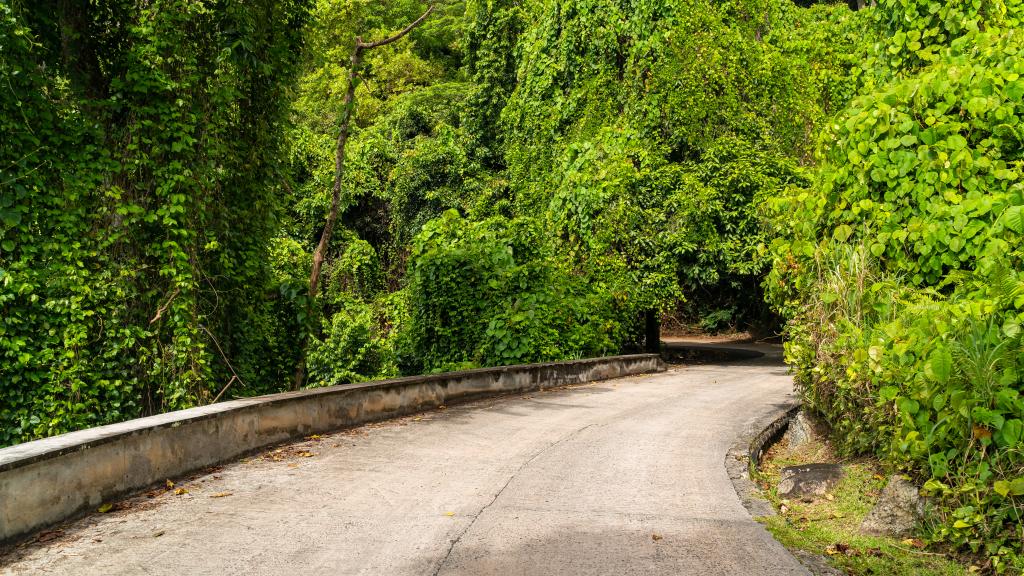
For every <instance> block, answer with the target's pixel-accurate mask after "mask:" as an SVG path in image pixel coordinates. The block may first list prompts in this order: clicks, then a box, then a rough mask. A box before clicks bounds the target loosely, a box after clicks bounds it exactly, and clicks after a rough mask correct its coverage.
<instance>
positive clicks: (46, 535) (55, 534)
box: [36, 530, 64, 542]
mask: <svg viewBox="0 0 1024 576" xmlns="http://www.w3.org/2000/svg"><path fill="white" fill-rule="evenodd" d="M63 535H64V531H63V530H49V531H47V532H43V533H42V534H40V535H39V536H36V542H49V541H50V540H55V539H57V538H60V537H61V536H63Z"/></svg>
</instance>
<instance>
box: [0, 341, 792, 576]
mask: <svg viewBox="0 0 1024 576" xmlns="http://www.w3.org/2000/svg"><path fill="white" fill-rule="evenodd" d="M791 389H792V381H791V379H790V377H789V376H788V375H787V374H786V371H785V369H784V368H783V367H782V365H781V364H780V363H778V362H777V361H753V362H745V363H734V364H729V365H699V366H688V367H676V368H672V369H670V370H669V371H668V372H666V373H663V374H657V375H650V376H639V377H632V378H625V379H621V380H610V381H605V382H599V383H594V384H590V385H584V386H576V387H570V388H565V389H560V390H555V391H550V392H545V393H535V394H531V395H529V396H522V397H520V396H514V397H510V398H503V399H496V400H490V401H484V402H477V403H473V404H467V405H463V406H458V407H452V408H449V409H447V410H438V411H434V412H431V413H429V414H424V415H421V416H417V417H408V418H404V419H402V420H397V421H392V422H387V423H382V424H377V425H371V426H367V427H363V428H359V429H356V430H351V431H347V432H342V433H337V434H333V435H331V436H325V437H322V438H316V437H314V438H311V439H309V440H307V441H304V442H301V443H298V444H296V445H292V446H289V447H285V448H284V449H282V450H280V451H278V452H274V451H270V452H267V453H265V454H262V455H259V456H256V457H253V458H250V459H247V460H245V461H242V462H237V463H234V464H231V465H228V466H225V467H223V468H222V469H219V470H214V471H212V472H209V473H206V474H205V475H202V476H198V477H195V478H192V479H186V480H180V481H178V482H177V483H176V484H175V486H174V488H173V489H169V490H164V491H161V492H160V493H156V494H151V495H150V497H146V496H140V497H138V498H135V499H132V500H130V501H128V502H126V503H124V504H122V505H121V506H120V507H118V508H123V509H117V508H115V510H114V511H112V512H108V513H106V514H95V515H93V516H90V517H88V518H85V519H82V520H79V521H77V522H74V523H71V524H69V525H66V526H64V527H61V529H60V530H59V531H53V532H49V533H44V534H43V535H41V536H40V538H39V539H38V540H37V541H36V542H33V543H31V544H28V545H23V546H22V547H20V548H18V549H15V550H14V551H13V552H10V553H8V554H7V555H6V556H4V557H2V558H0V566H2V568H0V573H3V574H73V575H76V576H84V575H113V574H166V575H182V574H210V575H217V576H221V575H228V574H238V575H243V574H244V575H261V574H275V575H276V574H284V575H291V574H295V575H321V574H322V575H338V574H381V575H403V574H417V575H420V574H425V575H437V574H466V575H478V574H495V575H512V574H529V575H532V574H559V575H562V574H610V575H611V574H614V575H624V574H644V575H648V574H650V575H655V574H673V575H679V574H684V575H685V574H693V575H702V576H703V575H715V574H743V575H745V576H754V575H760V574H765V575H768V574H771V575H776V574H808V572H806V570H805V569H804V568H803V567H802V566H801V565H800V564H799V563H798V562H797V561H796V560H795V559H794V558H793V557H792V556H791V555H790V554H789V553H788V552H787V551H786V550H785V549H784V548H783V547H782V546H781V545H779V544H778V543H777V542H775V541H774V540H773V539H772V538H771V536H770V535H769V534H768V533H767V532H766V531H765V530H764V529H763V528H762V527H761V526H760V525H759V524H757V523H756V522H755V521H754V520H753V519H752V518H751V517H750V515H749V514H748V513H747V511H746V510H745V509H744V508H743V506H742V505H741V504H740V501H739V499H738V497H737V495H736V493H735V491H734V490H733V487H732V484H731V482H730V480H729V478H728V476H727V474H726V471H725V468H724V458H725V454H726V451H727V450H728V448H729V446H730V445H731V444H732V443H733V442H734V441H735V440H736V438H737V436H738V434H739V433H740V432H741V431H742V430H743V429H744V428H745V427H746V426H747V425H748V424H750V423H751V422H753V421H754V420H757V419H759V418H762V417H763V416H764V415H765V414H767V413H769V412H771V411H772V410H773V409H775V408H777V407H778V406H779V405H780V404H782V403H784V402H786V401H787V400H789V399H791ZM179 489H181V492H182V493H180V494H176V493H175V491H176V490H179ZM185 491H187V492H185Z"/></svg>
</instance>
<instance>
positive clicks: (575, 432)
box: [434, 424, 596, 576]
mask: <svg viewBox="0 0 1024 576" xmlns="http://www.w3.org/2000/svg"><path fill="white" fill-rule="evenodd" d="M594 426H596V424H587V425H586V426H584V427H582V428H578V429H576V430H573V431H572V432H570V433H568V434H566V435H565V436H562V437H561V438H559V439H558V440H555V441H554V442H552V443H550V444H548V445H547V446H545V447H543V448H541V449H540V450H538V451H537V452H535V453H534V454H533V455H532V456H530V457H529V458H527V459H526V461H525V462H523V463H522V464H520V465H519V467H518V468H516V469H515V471H514V472H512V474H511V475H510V476H509V477H508V479H507V480H506V481H505V484H504V485H503V486H502V487H501V489H499V490H498V491H497V492H495V493H494V497H493V498H491V501H490V502H488V503H487V504H484V506H483V507H481V508H480V510H478V511H477V513H476V514H474V515H473V519H472V520H471V521H470V522H469V524H467V525H466V527H465V528H463V529H462V531H461V532H459V535H458V536H456V537H455V539H454V540H452V542H451V544H450V545H449V546H448V552H447V553H446V554H445V555H444V558H442V559H441V563H440V564H438V565H437V569H436V570H434V576H438V574H440V573H441V570H442V569H444V566H445V564H447V563H448V558H450V557H451V555H452V551H453V550H455V546H457V545H458V544H459V542H461V541H462V537H463V536H465V535H466V534H468V533H469V531H470V529H471V528H473V525H474V524H476V521H477V519H479V518H480V516H481V515H482V514H483V513H484V512H485V511H486V510H487V509H488V508H490V507H491V506H492V505H493V504H494V503H495V502H497V501H498V498H499V497H500V496H501V494H502V493H503V492H505V489H506V488H508V486H509V484H511V483H512V481H513V480H515V479H516V476H518V475H519V473H520V472H522V471H523V470H524V469H526V467H527V466H529V465H530V464H532V463H533V461H534V460H536V459H537V458H540V457H541V455H543V454H544V453H545V452H547V451H548V450H551V449H552V448H554V447H555V446H558V445H559V444H564V443H565V442H568V441H569V440H571V439H572V438H575V437H576V436H577V435H578V434H580V433H581V432H583V431H584V430H586V429H588V428H592V427H594Z"/></svg>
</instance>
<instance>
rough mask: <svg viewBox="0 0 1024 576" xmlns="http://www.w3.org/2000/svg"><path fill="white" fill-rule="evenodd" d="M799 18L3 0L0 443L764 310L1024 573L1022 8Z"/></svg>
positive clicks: (838, 441)
mask: <svg viewBox="0 0 1024 576" xmlns="http://www.w3.org/2000/svg"><path fill="white" fill-rule="evenodd" d="M806 4H807V3H801V4H800V5H798V4H796V3H793V2H792V1H791V0H729V1H723V2H717V1H716V2H712V1H710V0H631V1H629V2H626V1H624V0H446V1H438V2H436V3H433V4H432V6H433V9H432V10H431V11H430V12H429V13H428V14H427V17H426V18H425V19H423V20H422V21H418V20H417V19H418V18H420V16H421V15H423V14H424V13H425V11H427V9H428V6H430V5H431V4H429V3H428V2H426V1H424V0H388V1H381V0H288V1H283V2H282V1H273V2H271V1H264V0H250V1H245V2H243V1H241V0H147V1H146V2H142V1H140V0H99V1H93V2H70V3H63V4H61V5H60V7H58V8H57V9H54V8H53V7H52V6H50V5H48V4H46V3H39V2H29V1H25V0H0V130H2V133H3V134H4V137H3V138H2V139H0V446H2V445H11V444H15V443H18V442H24V441H28V440H32V439H37V438H43V437H47V436H52V435H55V434H60V433H63V432H67V431H71V430H76V429H80V428H84V427H89V426H95V425H100V424H106V423H111V422H118V421H122V420H126V419H130V418H134V417H139V416H144V415H149V414H156V413H160V412H164V411H168V410H174V409H180V408H187V407H191V406H196V405H202V404H207V403H210V402H213V401H217V400H219V399H228V398H236V397H244V396H251V395H256V394H264V393H269V392H276V391H282V390H287V389H292V388H297V387H311V386H325V385H332V384H339V383H346V382H355V381H361V380H368V379H373V378H379V377H386V376H393V375H400V374H416V373H424V372H435V371H442V370H450V369H457V368H466V367H474V366H487V365H498V364H512V363H521V362H534V361H546V360H558V359H569V358H578V357H582V356H595V355H602V354H613V353H619V352H624V351H631V350H638V349H641V348H642V347H643V346H644V345H645V344H648V345H649V344H650V343H648V342H645V337H646V336H645V333H646V331H645V328H646V327H647V326H648V325H649V324H650V321H651V320H653V319H656V318H657V317H658V316H660V315H662V314H668V315H671V316H673V317H674V318H676V319H677V320H678V321H679V322H681V323H683V324H687V325H699V326H702V327H703V328H704V329H706V330H708V331H717V330H723V329H740V330H745V329H755V330H756V331H760V332H764V331H770V330H771V329H774V328H777V327H779V326H780V325H781V324H782V323H783V322H785V323H786V324H785V325H786V328H785V335H786V338H787V340H788V343H787V356H788V360H789V362H790V363H791V365H792V366H793V367H794V369H795V371H796V375H797V382H798V385H799V387H800V389H801V391H802V393H803V394H804V397H805V400H806V402H807V404H808V406H809V407H811V408H812V409H813V410H815V411H817V412H818V413H820V414H821V415H823V417H824V418H825V419H826V420H827V421H828V422H829V423H830V424H831V425H832V426H833V429H834V431H835V437H834V439H833V441H834V446H835V449H836V450H837V451H838V452H839V454H840V455H842V456H844V457H846V456H849V455H855V454H865V453H868V454H873V455H874V456H875V457H877V458H878V459H879V461H880V462H882V465H883V466H884V467H885V468H886V469H887V470H891V471H900V472H904V473H906V474H908V475H909V476H911V477H912V478H914V479H915V480H916V481H918V482H919V483H920V484H921V485H923V486H924V488H925V490H926V491H927V492H928V494H930V495H931V496H932V497H934V498H935V499H936V500H937V501H938V502H940V503H941V506H940V507H939V509H938V515H939V517H938V519H937V523H936V527H935V529H934V530H933V532H932V533H931V534H930V535H929V538H930V539H931V540H932V541H934V542H935V543H940V544H941V545H943V546H950V547H952V548H954V549H958V550H963V551H967V552H969V553H972V554H977V555H978V556H979V557H983V558H984V559H985V561H984V565H983V567H982V568H983V569H984V570H989V571H994V572H1012V571H1021V570H1022V569H1024V558H1022V554H1024V521H1022V518H1021V506H1022V504H1024V398H1022V397H1021V396H1020V389H1021V376H1020V374H1021V369H1022V362H1024V356H1022V354H1021V350H1022V348H1021V342H1020V338H1021V321H1022V320H1024V278H1022V277H1021V272H1020V271H1021V270H1022V269H1024V266H1022V261H1021V256H1022V247H1024V246H1022V241H1021V238H1022V235H1024V179H1022V170H1024V125H1022V123H1021V117H1022V114H1024V78H1022V76H1024V53H1022V51H1024V26H1022V22H1021V18H1022V17H1024V2H1021V0H972V1H966V0H954V1H951V2H938V1H934V0H879V1H878V2H874V3H871V5H870V6H868V7H866V8H864V9H862V10H856V11H855V10H851V9H850V7H849V6H847V4H829V3H821V4H813V5H810V6H809V7H806ZM414 22H415V23H416V25H415V26H413V27H410V28H409V29H408V30H407V31H406V32H401V31H403V30H404V29H405V28H406V27H407V26H409V25H410V24H411V23H414ZM396 34H398V36H396ZM357 36H359V37H361V38H362V39H363V42H365V43H370V44H372V43H373V42H374V41H380V40H383V39H388V38H392V37H394V38H395V41H394V42H389V43H387V44H386V45H380V46H375V47H373V48H372V49H366V50H364V51H362V52H360V58H357V59H355V64H356V66H355V68H352V62H353V59H352V58H351V56H352V55H353V53H354V52H355V51H357V50H356V37H357ZM339 134H344V135H345V138H344V139H343V140H344V147H343V153H339V148H341V146H339V140H342V139H339ZM339 158H341V159H342V160H343V162H341V163H339V162H338V159H339ZM342 168H343V169H342ZM336 182H337V185H335V183H336ZM332 205H333V206H334V208H332ZM321 245H322V246H321ZM320 257H322V260H321V258H320ZM311 280H313V282H311Z"/></svg>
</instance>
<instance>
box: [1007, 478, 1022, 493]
mask: <svg viewBox="0 0 1024 576" xmlns="http://www.w3.org/2000/svg"><path fill="white" fill-rule="evenodd" d="M1010 494H1013V495H1014V496H1024V478H1014V479H1013V480H1012V481H1011V482H1010Z"/></svg>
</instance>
